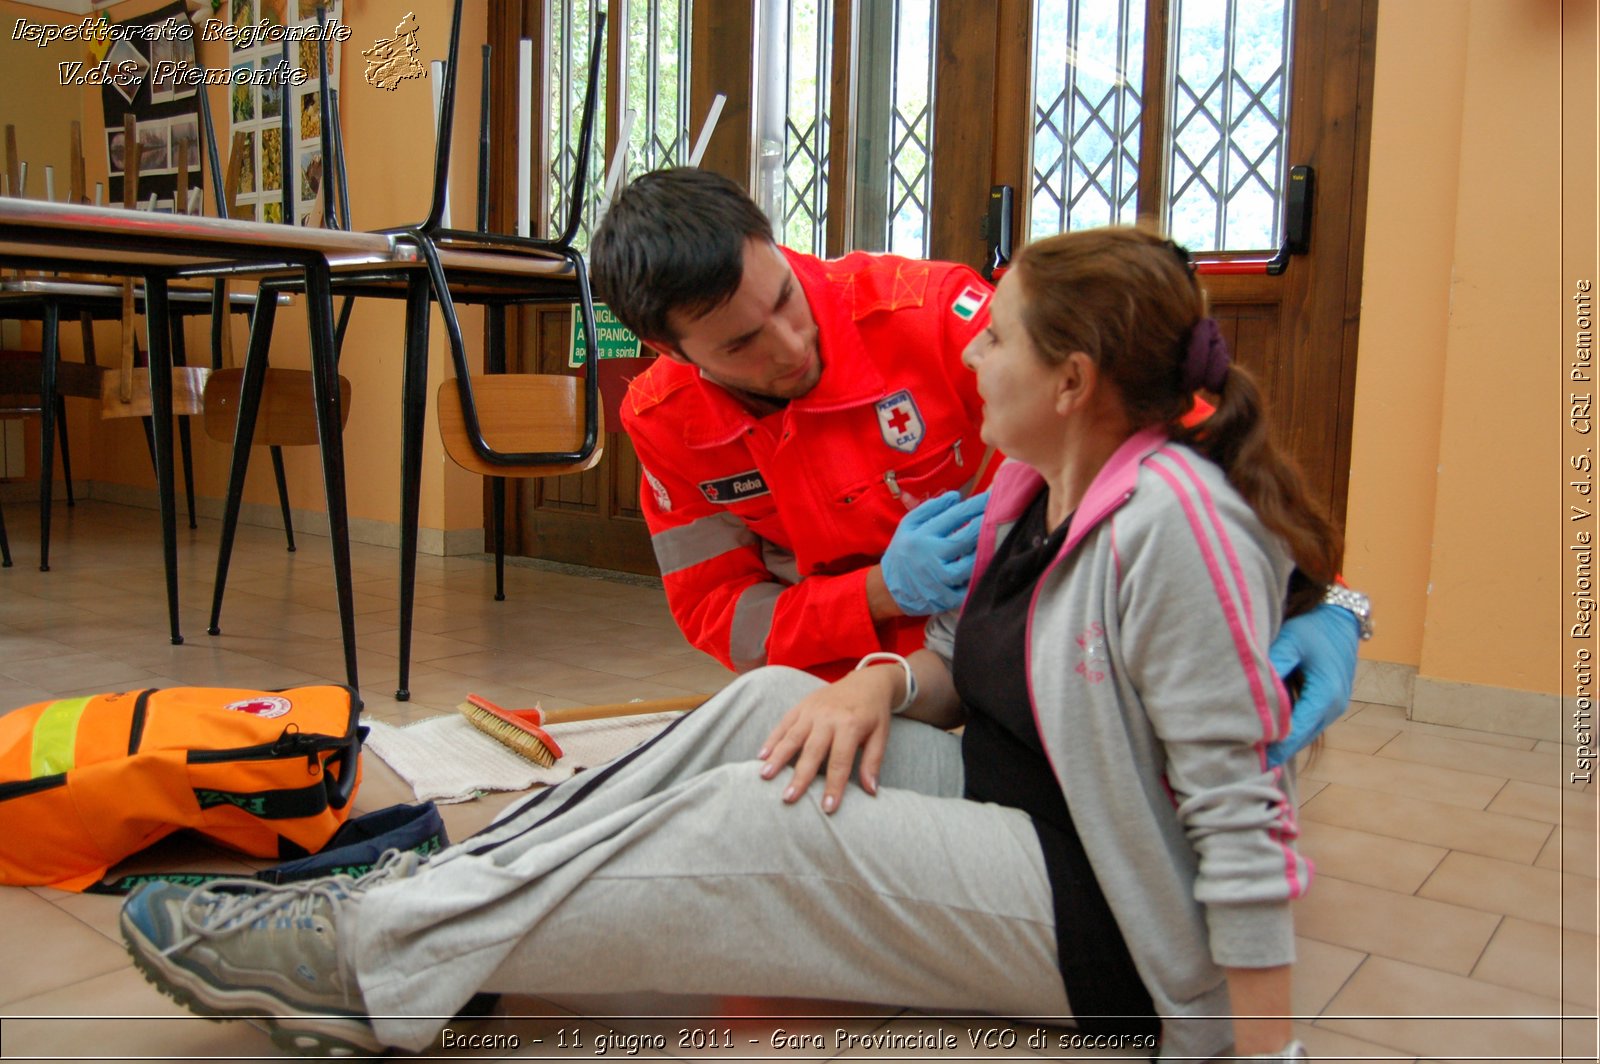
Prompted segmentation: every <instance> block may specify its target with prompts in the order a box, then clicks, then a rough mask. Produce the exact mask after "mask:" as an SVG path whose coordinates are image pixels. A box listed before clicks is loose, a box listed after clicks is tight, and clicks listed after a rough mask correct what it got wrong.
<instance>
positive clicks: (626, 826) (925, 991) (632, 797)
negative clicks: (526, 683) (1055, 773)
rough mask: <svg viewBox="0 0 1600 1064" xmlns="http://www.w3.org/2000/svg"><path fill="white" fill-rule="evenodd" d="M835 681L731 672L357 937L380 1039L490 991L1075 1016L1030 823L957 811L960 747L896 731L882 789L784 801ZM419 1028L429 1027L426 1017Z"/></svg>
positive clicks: (902, 728)
mask: <svg viewBox="0 0 1600 1064" xmlns="http://www.w3.org/2000/svg"><path fill="white" fill-rule="evenodd" d="M820 685H821V681H819V680H816V679H815V678H813V677H811V676H809V675H807V674H805V673H802V672H798V671H796V670H794V669H786V668H767V669H760V670H757V671H756V672H753V673H750V674H747V675H745V676H743V677H740V678H739V679H738V680H737V681H735V682H734V683H732V684H730V685H729V686H728V688H727V689H725V690H724V691H723V692H722V693H721V694H719V695H718V696H717V697H716V698H714V699H712V700H711V701H709V702H707V703H706V704H705V705H704V706H702V707H701V708H700V709H698V710H696V711H695V712H693V713H690V714H688V715H687V716H686V717H684V718H683V719H682V720H680V721H679V722H677V723H676V724H675V725H674V726H673V727H672V728H670V729H669V730H668V731H667V732H665V733H664V734H662V735H661V736H659V737H658V738H656V739H655V740H653V741H652V742H651V743H649V744H647V745H645V746H644V747H642V748H640V749H638V750H635V751H633V752H632V753H630V754H626V755H624V756H623V757H621V758H618V759H617V760H616V761H613V762H611V763H609V764H607V765H603V766H600V767H597V768H593V769H590V770H589V771H587V772H583V773H580V774H579V775H577V776H575V777H573V778H572V779H570V780H568V781H566V782H565V783H562V784H561V785H560V786H557V787H554V788H551V789H550V790H548V791H543V792H540V793H539V794H537V795H535V796H533V797H532V798H531V799H529V800H528V801H527V802H525V803H523V805H522V806H521V807H520V808H518V809H517V810H515V811H514V812H513V813H512V815H510V816H507V817H506V818H505V819H503V820H501V821H500V822H499V823H498V824H497V825H495V826H493V827H491V828H490V829H489V830H488V831H486V832H483V833H481V834H479V835H477V836H474V837H473V838H471V839H469V840H467V841H466V842H464V843H462V844H460V845H458V846H455V847H452V848H451V849H449V850H446V851H445V852H444V853H442V854H439V855H438V856H436V857H435V858H434V859H433V860H432V861H430V862H429V863H428V864H427V865H425V866H423V867H422V868H421V869H420V870H419V871H418V872H417V873H416V874H414V875H413V876H411V877H409V878H407V879H402V880H398V881H395V882H393V883H389V884H385V885H383V886H381V887H378V888H375V889H374V890H373V891H372V892H371V893H370V894H368V895H367V896H366V897H364V898H363V899H362V900H361V902H360V904H359V905H358V906H356V907H354V910H353V912H354V916H353V920H352V925H351V926H349V927H347V928H346V929H345V932H344V933H345V935H346V942H347V943H349V944H350V948H351V950H352V956H353V959H354V963H355V967H356V971H357V973H358V977H359V980H360V983H361V989H362V992H363V994H364V996H365V998H366V1003H367V1008H368V1010H369V1011H370V1012H371V1014H372V1015H373V1017H374V1026H375V1028H376V1030H377V1034H378V1036H379V1037H380V1038H382V1039H384V1040H385V1041H387V1042H389V1043H391V1044H393V1045H397V1046H401V1047H405V1048H409V1049H421V1048H423V1047H424V1046H426V1045H428V1044H429V1042H430V1041H431V1040H432V1039H433V1037H434V1035H435V1034H436V1033H437V1031H438V1029H439V1027H440V1025H441V1023H442V1022H443V1021H442V1020H438V1019H431V1018H429V1017H448V1016H450V1015H452V1014H453V1013H454V1012H455V1011H456V1010H457V1009H459V1008H460V1007H461V1005H462V1004H463V1003H465V1002H466V1000H467V998H469V997H470V996H471V995H472V994H473V993H475V992H476V991H478V990H496V991H504V992H513V993H529V994H538V993H541V992H542V993H606V992H627V991H666V992H671V993H681V994H719V993H722V994H740V995H753V996H773V997H802V998H804V997H810V998H827V999H835V1000H855V1001H866V1002H879V1003H882V1004H885V1005H891V1006H910V1007H921V1008H927V1009H935V1010H943V1011H952V1012H962V1013H967V1012H991V1013H997V1014H1002V1015H1013V1016H1065V1015H1067V1014H1068V1005H1067V999H1066V994H1065V992H1064V991H1063V989H1062V985H1061V977H1060V973H1059V969H1058V968H1057V966H1056V945H1055V914H1054V910H1053V908H1052V899H1051V892H1050V884H1049V880H1048V878H1047V875H1046V871H1045V864H1044V857H1043V855H1042V853H1041V852H1040V849H1039V843H1038V839H1037V837H1036V836H1035V834H1034V829H1033V825H1032V824H1031V822H1030V821H1029V820H1028V818H1027V816H1025V815H1024V814H1022V813H1021V812H1018V811H1017V810H1014V809H1007V808H1004V807H1001V806H995V805H984V804H979V803H976V802H969V801H964V800H962V799H961V798H960V794H961V789H962V768H961V749H960V740H959V739H957V738H956V737H955V736H952V735H949V734H947V733H945V732H943V731H940V730H939V729H937V728H932V727H929V726H927V725H924V724H918V723H916V722H914V721H902V720H896V721H895V722H894V725H893V730H892V732H891V736H890V740H889V745H888V750H887V753H886V755H885V758H884V763H883V770H882V772H881V774H880V776H881V779H880V787H879V793H878V794H877V795H876V796H869V795H868V794H866V793H865V792H864V791H862V790H860V789H859V787H857V786H856V785H855V783H853V782H852V784H851V785H850V789H849V790H848V791H847V792H846V794H845V800H844V802H843V803H842V804H841V806H840V808H839V810H838V811H837V812H836V813H834V814H833V815H832V816H827V815H825V814H823V812H822V810H821V808H820V804H819V803H820V800H821V790H822V784H821V780H820V779H819V780H818V781H816V783H815V784H814V785H813V786H812V788H811V791H810V793H808V794H807V795H805V796H803V797H802V798H801V799H800V800H799V801H798V802H796V803H795V804H793V805H785V804H783V803H782V802H781V801H780V799H779V796H780V795H781V794H782V792H783V790H784V786H785V784H784V781H785V780H786V779H787V777H788V775H789V773H788V770H785V772H783V773H780V774H779V775H778V777H777V778H775V779H773V780H771V781H767V780H763V779H761V778H760V776H759V774H758V773H759V767H760V766H759V763H758V762H757V761H755V755H756V752H757V750H758V749H759V747H760V745H761V742H762V740H763V739H765V738H766V736H767V734H768V733H769V732H770V731H771V730H772V728H773V727H774V726H775V725H776V723H777V721H778V719H779V718H780V717H781V716H782V715H783V714H784V713H785V712H786V711H787V710H788V709H789V707H791V706H792V705H794V704H795V702H797V701H798V700H799V699H800V698H801V697H802V696H804V695H805V694H807V693H808V692H810V691H812V690H815V689H816V688H817V687H819V686H820ZM412 1017H415V1018H412Z"/></svg>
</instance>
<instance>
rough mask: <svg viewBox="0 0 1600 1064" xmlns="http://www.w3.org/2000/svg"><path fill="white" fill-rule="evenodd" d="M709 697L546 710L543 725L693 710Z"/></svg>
mask: <svg viewBox="0 0 1600 1064" xmlns="http://www.w3.org/2000/svg"><path fill="white" fill-rule="evenodd" d="M709 697H710V696H709V695H688V696H686V697H684V698H652V699H649V700H647V701H644V702H611V703H608V704H606V705H603V706H574V707H573V708H571V709H547V710H544V711H543V713H544V716H543V719H542V721H541V723H543V724H570V723H572V722H573V721H577V720H602V719H604V718H606V717H642V716H645V715H646V714H650V713H674V712H678V711H680V710H690V709H694V708H695V707H696V706H698V705H700V704H701V703H702V702H704V701H705V700H706V699H707V698H709Z"/></svg>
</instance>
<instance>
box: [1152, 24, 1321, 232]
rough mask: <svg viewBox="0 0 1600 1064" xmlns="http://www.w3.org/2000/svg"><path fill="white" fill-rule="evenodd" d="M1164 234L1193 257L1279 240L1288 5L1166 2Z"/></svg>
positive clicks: (1286, 79) (1287, 54)
mask: <svg viewBox="0 0 1600 1064" xmlns="http://www.w3.org/2000/svg"><path fill="white" fill-rule="evenodd" d="M1172 19H1173V21H1172V27H1173V32H1174V34H1175V38H1176V42H1177V43H1176V47H1175V49H1174V51H1173V57H1174V61H1173V64H1172V77H1171V79H1170V80H1169V90H1168V91H1169V96H1168V98H1169V99H1170V100H1171V101H1172V124H1171V129H1172V134H1171V151H1170V154H1169V165H1170V167H1171V170H1170V171H1169V174H1170V178H1169V183H1168V188H1169V192H1168V203H1167V217H1168V231H1169V232H1170V233H1171V235H1172V238H1173V239H1174V240H1176V241H1177V242H1178V243H1180V244H1183V245H1185V246H1187V247H1189V248H1190V249H1192V250H1196V251H1202V250H1203V251H1237V250H1266V249H1274V248H1277V246H1278V245H1279V244H1280V243H1281V241H1282V232H1281V230H1282V217H1283V210H1282V202H1283V190H1284V183H1285V167H1286V159H1285V139H1286V137H1287V122H1286V118H1287V111H1288V98H1287V95H1286V93H1285V91H1284V86H1285V85H1287V84H1288V78H1289V39H1290V33H1289V30H1290V27H1291V26H1292V25H1293V17H1292V11H1291V7H1290V0H1174V2H1173V12H1172Z"/></svg>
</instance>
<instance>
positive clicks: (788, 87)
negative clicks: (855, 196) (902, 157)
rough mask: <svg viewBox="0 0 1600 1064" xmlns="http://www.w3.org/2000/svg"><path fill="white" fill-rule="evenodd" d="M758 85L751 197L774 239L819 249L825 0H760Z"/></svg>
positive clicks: (822, 232) (828, 58)
mask: <svg viewBox="0 0 1600 1064" xmlns="http://www.w3.org/2000/svg"><path fill="white" fill-rule="evenodd" d="M759 54H760V61H759V62H758V64H757V69H758V70H759V71H762V72H764V75H765V76H764V78H763V81H762V83H761V84H760V85H759V86H758V87H757V94H758V103H757V107H758V112H757V113H758V115H759V119H758V123H759V128H758V132H757V143H758V145H759V148H758V157H757V160H756V201H757V202H758V203H760V204H761V206H762V208H763V209H764V210H765V211H766V212H767V216H768V217H769V218H771V219H772V227H773V229H774V230H776V232H777V236H778V241H779V243H782V244H785V245H787V246H788V247H792V248H795V249H796V250H799V251H808V252H810V253H811V254H813V255H821V254H823V253H824V245H825V243H826V229H827V219H828V135H829V125H830V123H829V117H828V90H829V86H830V84H831V82H830V71H831V69H832V60H833V2H832V0H765V2H764V3H763V4H762V7H761V42H760V53H759Z"/></svg>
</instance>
